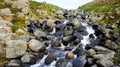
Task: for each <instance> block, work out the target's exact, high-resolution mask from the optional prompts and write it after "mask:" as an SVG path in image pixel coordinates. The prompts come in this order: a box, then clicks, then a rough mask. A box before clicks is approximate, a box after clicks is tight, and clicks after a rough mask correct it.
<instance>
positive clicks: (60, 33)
mask: <svg viewBox="0 0 120 67" xmlns="http://www.w3.org/2000/svg"><path fill="white" fill-rule="evenodd" d="M63 33H64V32H63V31H57V32H56V33H55V36H57V37H61V36H63Z"/></svg>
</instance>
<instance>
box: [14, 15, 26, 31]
mask: <svg viewBox="0 0 120 67" xmlns="http://www.w3.org/2000/svg"><path fill="white" fill-rule="evenodd" d="M25 26H26V25H25V19H24V18H18V17H16V16H14V19H13V27H12V29H13V31H14V32H15V31H16V30H18V29H19V28H21V29H23V28H24V27H25Z"/></svg>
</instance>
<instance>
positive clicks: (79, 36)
mask: <svg viewBox="0 0 120 67" xmlns="http://www.w3.org/2000/svg"><path fill="white" fill-rule="evenodd" d="M73 35H74V36H75V37H77V38H79V39H80V40H82V39H83V36H82V35H81V33H78V32H77V33H74V34H73Z"/></svg>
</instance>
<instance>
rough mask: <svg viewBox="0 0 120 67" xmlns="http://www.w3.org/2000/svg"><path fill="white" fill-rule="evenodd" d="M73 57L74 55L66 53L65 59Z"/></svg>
mask: <svg viewBox="0 0 120 67" xmlns="http://www.w3.org/2000/svg"><path fill="white" fill-rule="evenodd" d="M73 57H74V54H73V53H72V52H68V53H67V55H66V58H68V59H72V58H73Z"/></svg>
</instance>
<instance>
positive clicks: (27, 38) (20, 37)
mask: <svg viewBox="0 0 120 67" xmlns="http://www.w3.org/2000/svg"><path fill="white" fill-rule="evenodd" d="M30 37H31V36H30V35H20V36H19V37H18V39H19V40H24V41H29V40H30Z"/></svg>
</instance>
